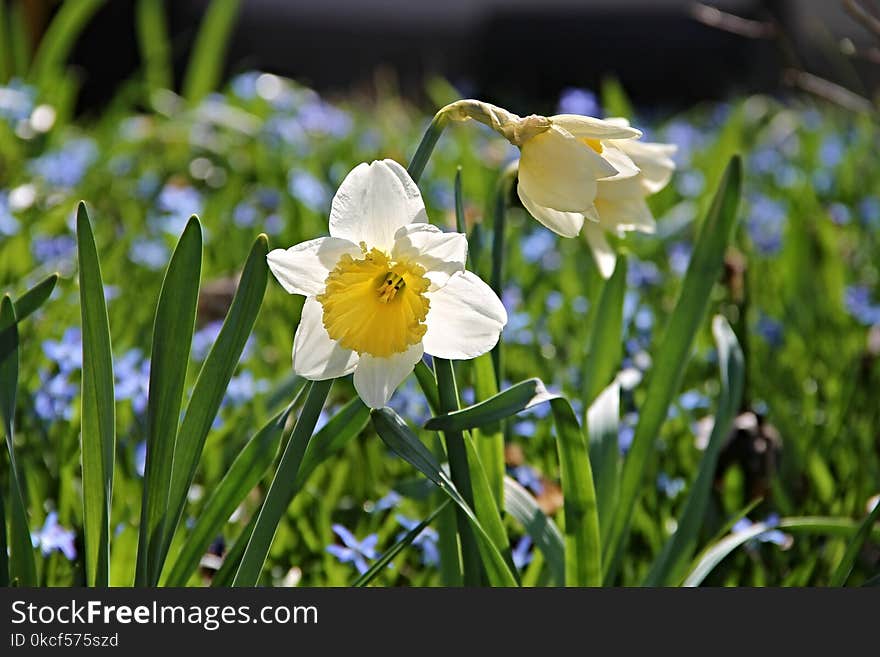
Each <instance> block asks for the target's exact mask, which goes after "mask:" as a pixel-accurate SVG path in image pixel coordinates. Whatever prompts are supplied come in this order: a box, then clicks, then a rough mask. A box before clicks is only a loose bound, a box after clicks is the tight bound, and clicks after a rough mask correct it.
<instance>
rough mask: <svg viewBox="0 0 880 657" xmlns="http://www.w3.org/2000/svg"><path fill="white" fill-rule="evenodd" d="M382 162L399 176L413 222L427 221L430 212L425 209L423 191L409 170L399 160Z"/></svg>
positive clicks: (408, 212) (408, 213)
mask: <svg viewBox="0 0 880 657" xmlns="http://www.w3.org/2000/svg"><path fill="white" fill-rule="evenodd" d="M382 163H383V164H384V165H385V166H387V167H388V168H389V169H391V173H393V174H394V175H395V176H397V179H398V180H399V181H400V184H401V185H403V190H404V192H406V198H407V205H408V209H407V215H408V216H410V217H411V219H410V222H411V223H427V222H428V213H427V211H426V210H425V202H424V200H422V192H421V191H419V186H418V185H417V184H416V182H415V181H414V180H413V179H412V177H411V176H410V175H409V171H407V170H406V169H404V168H403V166H401V164H400V163H399V162H396V161H395V160H390V159H384V160H382Z"/></svg>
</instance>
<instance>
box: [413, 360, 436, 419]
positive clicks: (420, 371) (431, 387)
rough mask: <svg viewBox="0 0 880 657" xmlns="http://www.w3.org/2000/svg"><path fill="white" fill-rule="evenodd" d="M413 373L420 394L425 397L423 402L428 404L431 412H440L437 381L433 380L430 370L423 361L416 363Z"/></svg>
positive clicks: (432, 373)
mask: <svg viewBox="0 0 880 657" xmlns="http://www.w3.org/2000/svg"><path fill="white" fill-rule="evenodd" d="M413 372H414V373H415V375H416V379H417V380H418V382H419V387H420V388H421V389H422V394H424V395H425V401H427V402H428V407H429V408H430V409H431V412H432V413H438V412H439V411H440V393H439V391H438V390H437V379H436V378H434V372H432V371H431V368H430V367H428V365H427V364H426V363H425V361H423V360H420V361H419V362H418V363H416V366H415V369H414V370H413Z"/></svg>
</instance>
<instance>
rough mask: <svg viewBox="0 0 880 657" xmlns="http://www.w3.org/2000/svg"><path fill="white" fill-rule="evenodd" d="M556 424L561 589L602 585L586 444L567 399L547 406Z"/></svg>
mask: <svg viewBox="0 0 880 657" xmlns="http://www.w3.org/2000/svg"><path fill="white" fill-rule="evenodd" d="M550 408H551V409H552V411H553V420H554V422H555V424H556V447H557V451H558V452H559V469H560V479H561V485H562V496H563V500H564V502H563V506H562V510H563V513H564V517H565V529H564V532H565V585H566V586H601V585H602V542H601V539H600V537H599V509H598V506H597V505H596V489H595V487H594V485H593V471H592V468H591V467H590V455H589V451H588V447H587V441H586V440H585V439H584V434H583V433H582V432H581V429H580V426H578V421H577V417H576V416H575V414H574V411H573V410H572V408H571V404H569V403H568V400H567V399H563V398H562V397H557V398H556V399H553V400H552V401H551V402H550Z"/></svg>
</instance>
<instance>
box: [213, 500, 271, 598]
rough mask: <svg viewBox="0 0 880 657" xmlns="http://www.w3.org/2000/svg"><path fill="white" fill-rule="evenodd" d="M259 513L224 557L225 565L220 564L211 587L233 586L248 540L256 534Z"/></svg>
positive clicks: (251, 519)
mask: <svg viewBox="0 0 880 657" xmlns="http://www.w3.org/2000/svg"><path fill="white" fill-rule="evenodd" d="M258 516H259V513H254V515H252V516H251V518H250V520H248V523H247V524H246V525H245V526H244V529H242V530H241V533H240V534H239V535H238V538H236V539H235V543H233V544H232V547H230V548H229V549H228V550H227V551H226V554H224V555H223V563H222V564H220V568H218V569H217V572H216V573H214V576H213V577H212V578H211V586H212V587H215V588H218V587H220V588H222V587H227V586H230V585H231V584H232V578H233V577H235V573H236V572H237V571H238V566H239V564H240V563H241V557H242V555H243V554H244V550H245V548H246V547H247V544H248V540H249V539H250V537H251V534H253V533H254V527H255V526H256V524H257V517H258Z"/></svg>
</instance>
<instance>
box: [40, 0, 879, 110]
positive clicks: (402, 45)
mask: <svg viewBox="0 0 880 657" xmlns="http://www.w3.org/2000/svg"><path fill="white" fill-rule="evenodd" d="M208 2H209V0H175V1H174V2H168V3H167V7H168V12H169V15H168V21H169V30H170V32H171V35H172V43H173V49H174V61H175V67H176V74H177V75H178V80H177V82H178V83H179V81H180V76H181V75H182V71H183V67H184V64H185V62H186V61H187V56H188V53H189V51H190V49H191V47H192V42H193V39H194V36H195V34H196V31H197V28H198V25H199V21H200V20H201V18H202V15H203V13H204V10H205V7H206V6H207V4H208ZM863 2H864V4H866V5H868V6H872V8H873V9H874V10H876V6H873V3H874V0H863ZM28 4H29V6H30V8H29V11H30V13H31V15H32V23H33V26H34V30H35V31H37V32H38V31H39V29H40V28H39V26H40V25H41V24H44V23H45V20H46V19H47V18H48V17H49V16H50V15H51V13H52V11H53V7H54V3H51V2H40V1H39V0H33V1H31V2H28ZM843 4H844V3H843V2H839V1H838V0H723V1H720V2H711V3H706V4H701V3H695V2H693V1H691V0H440V1H438V0H319V1H312V0H244V1H243V2H242V3H241V9H240V14H239V20H238V23H237V26H236V29H235V32H234V34H233V37H232V41H231V44H230V48H229V51H228V53H227V58H226V70H227V72H228V73H230V74H232V73H236V72H241V71H244V70H249V69H260V70H265V71H269V72H273V73H278V74H282V75H286V76H289V77H292V78H295V79H297V80H299V81H302V82H304V83H306V84H309V85H311V86H313V87H314V88H316V89H317V90H319V91H321V92H328V93H335V92H345V93H349V92H352V91H364V92H367V93H369V92H370V91H371V90H374V89H375V88H376V84H377V80H381V81H382V83H383V84H389V83H391V84H394V85H396V86H397V87H398V88H399V90H400V91H401V92H402V93H403V94H404V95H405V96H407V97H409V98H412V99H415V100H419V99H420V98H421V97H422V95H423V93H424V83H425V80H426V79H427V78H428V77H429V76H434V75H439V76H443V77H445V78H446V79H448V80H449V81H451V82H452V83H453V84H455V85H456V86H457V87H458V88H459V89H460V91H461V92H462V93H463V94H467V95H479V96H480V97H483V98H486V99H489V100H496V101H504V102H516V101H517V100H518V99H523V100H529V101H536V100H537V101H541V100H544V101H547V100H548V99H555V98H556V97H557V96H558V94H559V91H560V90H561V89H563V88H565V87H569V86H578V87H588V88H596V87H597V85H598V84H599V83H600V81H601V80H602V79H603V78H604V77H605V76H608V75H613V76H615V77H617V78H618V79H619V80H620V81H621V83H622V84H623V86H624V88H625V89H626V90H627V92H628V93H629V94H630V95H631V97H632V98H633V100H634V101H635V102H636V103H651V104H654V105H657V104H660V105H665V106H671V107H673V108H678V107H684V106H687V105H689V104H691V103H693V102H695V101H699V100H706V99H716V98H721V97H725V96H728V95H730V94H731V93H736V92H756V91H761V92H776V91H785V89H787V88H791V87H792V86H798V83H799V81H800V82H803V81H802V80H800V79H799V78H798V77H797V74H798V72H808V73H810V74H811V75H817V76H820V77H821V78H823V79H827V80H830V81H832V82H834V83H836V84H839V85H841V86H842V87H844V88H846V89H849V90H851V91H853V92H855V93H857V94H859V95H861V96H866V97H870V95H871V93H870V89H872V88H874V85H875V83H876V81H877V73H878V71H880V66H878V65H877V63H876V61H872V60H880V57H877V54H878V51H877V49H876V47H873V44H872V41H873V42H874V43H876V39H872V35H871V34H870V32H869V31H868V30H866V29H864V27H863V26H862V25H860V24H859V22H857V21H856V20H855V19H854V18H853V17H852V16H851V15H850V13H848V12H847V11H846V9H845V7H844V6H843ZM716 9H717V10H720V11H716ZM134 23H135V21H134V1H133V0H112V1H111V2H107V3H106V5H105V6H104V7H103V8H102V9H101V10H100V11H99V13H98V15H97V16H96V17H95V19H94V20H93V21H92V22H91V24H90V25H89V27H88V28H87V30H86V33H85V38H83V39H82V40H81V41H80V42H79V45H78V46H77V49H76V51H75V53H74V56H73V61H74V63H75V64H76V65H77V66H78V67H79V70H80V74H81V75H82V84H83V89H82V95H81V100H80V102H81V109H85V110H88V109H89V108H93V107H96V106H99V105H101V104H103V103H104V102H106V101H107V100H108V99H109V98H110V97H111V96H112V95H113V93H114V92H115V90H116V89H117V88H118V85H119V84H120V83H122V82H123V81H124V80H126V79H129V78H130V77H131V76H132V74H133V73H135V72H136V70H137V66H138V49H137V40H136V36H135V32H134ZM793 72H794V73H793ZM801 86H803V85H801Z"/></svg>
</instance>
